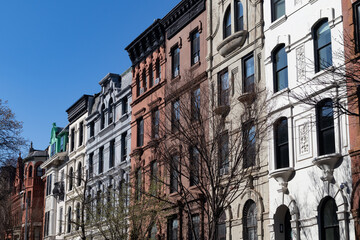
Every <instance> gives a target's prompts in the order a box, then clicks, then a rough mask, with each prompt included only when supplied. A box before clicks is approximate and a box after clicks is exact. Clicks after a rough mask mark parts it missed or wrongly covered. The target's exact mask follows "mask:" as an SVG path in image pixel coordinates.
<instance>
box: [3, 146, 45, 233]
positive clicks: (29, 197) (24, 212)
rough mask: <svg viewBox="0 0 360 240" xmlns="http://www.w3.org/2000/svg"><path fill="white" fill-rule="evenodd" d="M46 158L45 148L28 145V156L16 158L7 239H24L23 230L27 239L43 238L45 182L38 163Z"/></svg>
mask: <svg viewBox="0 0 360 240" xmlns="http://www.w3.org/2000/svg"><path fill="white" fill-rule="evenodd" d="M46 157H47V152H46V151H41V150H35V149H33V147H32V146H31V147H30V150H29V154H28V156H27V157H26V158H24V159H21V158H20V157H19V159H18V163H17V169H16V177H15V182H14V189H13V193H12V196H11V218H12V219H13V228H12V229H11V230H9V233H10V236H8V238H11V239H24V238H25V232H26V233H27V239H28V240H40V239H42V229H43V210H44V186H45V183H44V181H43V179H42V175H43V173H44V171H43V170H42V169H41V168H40V165H41V164H42V163H43V162H44V161H45V160H46ZM26 223H27V224H26Z"/></svg>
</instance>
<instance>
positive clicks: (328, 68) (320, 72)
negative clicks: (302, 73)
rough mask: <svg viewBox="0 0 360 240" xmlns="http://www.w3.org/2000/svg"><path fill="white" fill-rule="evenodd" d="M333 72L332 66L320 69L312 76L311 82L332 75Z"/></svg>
mask: <svg viewBox="0 0 360 240" xmlns="http://www.w3.org/2000/svg"><path fill="white" fill-rule="evenodd" d="M334 71H335V67H334V66H330V67H327V68H325V69H322V70H320V71H318V72H317V73H315V74H314V76H313V77H312V80H314V79H316V78H319V77H321V76H323V75H325V74H327V73H332V72H334Z"/></svg>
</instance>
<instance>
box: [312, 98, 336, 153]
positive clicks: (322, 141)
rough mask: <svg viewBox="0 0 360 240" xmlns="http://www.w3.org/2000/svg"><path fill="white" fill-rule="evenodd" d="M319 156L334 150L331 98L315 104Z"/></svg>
mask: <svg viewBox="0 0 360 240" xmlns="http://www.w3.org/2000/svg"><path fill="white" fill-rule="evenodd" d="M316 118H317V119H316V120H317V133H318V144H319V156H321V155H325V154H329V153H334V152H335V132H334V111H333V103H332V100H331V99H324V100H322V101H321V102H319V103H318V104H317V106H316Z"/></svg>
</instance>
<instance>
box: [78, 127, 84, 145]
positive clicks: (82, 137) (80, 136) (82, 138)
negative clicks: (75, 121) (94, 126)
mask: <svg viewBox="0 0 360 240" xmlns="http://www.w3.org/2000/svg"><path fill="white" fill-rule="evenodd" d="M83 143H84V122H81V123H80V124H79V147H80V146H82V145H83Z"/></svg>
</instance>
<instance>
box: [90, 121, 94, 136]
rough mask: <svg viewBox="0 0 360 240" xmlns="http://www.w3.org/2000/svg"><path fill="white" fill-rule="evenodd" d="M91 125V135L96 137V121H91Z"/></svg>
mask: <svg viewBox="0 0 360 240" xmlns="http://www.w3.org/2000/svg"><path fill="white" fill-rule="evenodd" d="M89 127H90V137H94V135H95V122H94V121H91V122H90V124H89Z"/></svg>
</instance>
